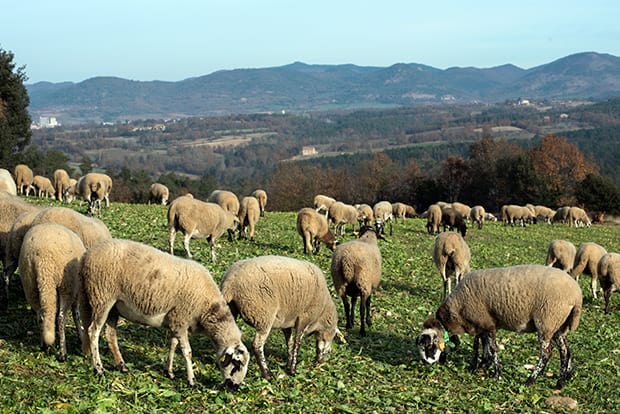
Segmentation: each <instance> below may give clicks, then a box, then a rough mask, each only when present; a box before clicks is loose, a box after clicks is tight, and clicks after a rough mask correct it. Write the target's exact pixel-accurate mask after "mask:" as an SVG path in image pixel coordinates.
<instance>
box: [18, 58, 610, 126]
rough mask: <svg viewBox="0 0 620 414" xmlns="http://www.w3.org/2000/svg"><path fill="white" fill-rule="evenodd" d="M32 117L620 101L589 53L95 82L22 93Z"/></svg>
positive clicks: (602, 64)
mask: <svg viewBox="0 0 620 414" xmlns="http://www.w3.org/2000/svg"><path fill="white" fill-rule="evenodd" d="M27 88H28V94H29V96H30V103H31V105H30V108H29V110H30V112H31V114H32V117H33V119H34V120H37V119H38V117H39V116H40V115H45V116H54V117H56V118H57V119H58V121H59V122H61V123H63V124H65V125H67V124H71V123H83V122H87V121H96V122H100V121H118V120H135V119H171V118H179V117H188V116H204V115H222V114H234V113H261V112H278V113H280V112H282V111H287V112H291V111H293V112H305V111H317V110H329V109H343V108H369V107H373V108H377V107H386V106H388V107H395V106H411V105H417V104H437V103H473V102H487V103H491V102H502V101H504V100H507V99H517V98H527V99H568V98H571V99H574V98H605V97H609V96H618V95H620V58H618V57H616V56H613V55H608V54H601V53H594V52H587V53H579V54H574V55H570V56H566V57H563V58H561V59H558V60H555V61H553V62H550V63H547V64H543V65H540V66H537V67H534V68H531V69H522V68H518V67H516V66H514V65H510V64H506V65H503V66H498V67H493V68H484V69H480V68H474V67H466V68H462V67H454V68H448V69H445V70H442V69H437V68H433V67H430V66H426V65H423V64H417V63H410V64H404V63H400V64H395V65H392V66H390V67H360V66H355V65H309V64H304V63H300V62H296V63H293V64H290V65H286V66H281V67H272V68H259V69H236V70H226V71H218V72H215V73H212V74H209V75H205V76H199V77H195V78H190V79H185V80H182V81H178V82H161V81H151V82H141V81H134V80H127V79H121V78H115V77H94V78H91V79H88V80H85V81H83V82H79V83H72V82H63V83H49V82H39V83H36V84H31V85H27Z"/></svg>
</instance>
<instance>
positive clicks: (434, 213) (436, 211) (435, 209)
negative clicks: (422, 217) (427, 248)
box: [426, 204, 441, 234]
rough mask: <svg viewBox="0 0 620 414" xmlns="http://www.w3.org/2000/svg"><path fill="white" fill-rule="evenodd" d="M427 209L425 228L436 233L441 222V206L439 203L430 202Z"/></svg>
mask: <svg viewBox="0 0 620 414" xmlns="http://www.w3.org/2000/svg"><path fill="white" fill-rule="evenodd" d="M427 211H428V214H427V217H426V230H427V231H428V233H429V234H437V233H439V224H440V223H441V207H440V206H439V204H432V205H431V206H430V207H429V208H428V210H427Z"/></svg>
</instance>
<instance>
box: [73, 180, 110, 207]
mask: <svg viewBox="0 0 620 414" xmlns="http://www.w3.org/2000/svg"><path fill="white" fill-rule="evenodd" d="M110 191H112V179H111V178H110V176H108V175H107V174H101V173H88V174H86V175H85V176H83V177H81V178H80V179H79V180H78V182H77V186H76V195H78V196H80V197H81V198H82V199H83V200H85V201H86V202H88V214H91V215H92V214H93V213H94V211H95V207H97V215H98V216H99V217H101V201H102V200H105V205H106V207H110Z"/></svg>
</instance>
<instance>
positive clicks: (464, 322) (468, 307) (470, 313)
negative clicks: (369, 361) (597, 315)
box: [417, 265, 583, 389]
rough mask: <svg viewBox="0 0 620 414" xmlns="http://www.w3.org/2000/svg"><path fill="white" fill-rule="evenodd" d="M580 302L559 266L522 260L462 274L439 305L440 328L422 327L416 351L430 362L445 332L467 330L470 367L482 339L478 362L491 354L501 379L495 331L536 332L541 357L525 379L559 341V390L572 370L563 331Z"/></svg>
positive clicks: (572, 324)
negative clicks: (470, 346) (470, 342)
mask: <svg viewBox="0 0 620 414" xmlns="http://www.w3.org/2000/svg"><path fill="white" fill-rule="evenodd" d="M582 302H583V298H582V293H581V289H580V288H579V285H578V284H577V282H576V281H575V280H574V279H572V278H571V277H570V276H569V275H567V274H566V272H563V271H562V270H560V269H556V268H553V267H547V266H542V265H520V266H512V267H505V268H495V269H483V270H475V271H473V272H470V273H468V274H467V275H465V276H464V277H463V279H461V282H460V283H459V284H458V285H457V286H456V288H455V289H454V290H453V291H452V293H451V294H450V295H449V296H448V297H447V298H446V300H445V301H444V302H443V303H442V304H441V305H440V306H439V308H438V309H437V312H436V314H435V318H436V319H437V321H438V322H439V323H440V325H439V326H441V328H439V329H437V330H436V332H434V333H433V330H429V329H425V331H423V333H422V334H421V335H420V336H419V337H418V340H417V343H418V349H419V352H420V356H421V357H422V359H423V360H425V361H426V362H428V363H434V362H437V360H438V359H439V358H438V356H439V353H438V352H437V351H438V348H442V344H443V342H444V341H443V338H444V336H445V334H446V333H447V335H448V336H450V337H452V336H454V335H456V334H460V333H465V332H466V333H468V334H470V335H472V336H474V354H473V358H472V362H471V368H472V369H475V368H477V367H478V347H479V344H480V341H482V343H483V346H484V348H485V350H486V351H485V352H488V355H483V360H482V364H485V363H487V362H490V361H489V360H488V359H486V357H488V358H490V359H491V360H492V361H493V364H494V367H495V378H499V376H500V375H501V367H500V364H499V360H498V357H497V343H496V332H497V330H498V329H506V330H509V331H514V332H536V333H537V334H538V341H539V344H540V358H539V360H538V363H537V364H536V368H535V369H534V370H533V371H532V374H531V375H530V377H529V379H528V380H527V382H526V384H527V385H532V384H533V383H534V382H535V381H536V378H537V377H538V375H539V374H540V373H541V372H542V371H543V370H544V369H545V367H546V365H547V362H548V361H549V358H550V357H551V352H552V349H553V346H554V345H557V346H558V348H559V350H560V374H559V378H558V382H557V385H556V388H557V389H560V388H562V387H563V386H564V384H565V383H566V381H568V380H569V379H570V377H571V376H572V375H573V366H572V358H571V354H570V350H569V347H568V342H567V340H566V334H567V332H568V331H569V330H571V331H574V330H576V329H577V327H578V326H579V319H580V316H581V307H582ZM425 325H427V326H428V325H430V324H426V323H425ZM436 325H437V324H436ZM429 336H430V337H429ZM425 337H426V338H425ZM485 359H486V360H485ZM482 364H481V365H482Z"/></svg>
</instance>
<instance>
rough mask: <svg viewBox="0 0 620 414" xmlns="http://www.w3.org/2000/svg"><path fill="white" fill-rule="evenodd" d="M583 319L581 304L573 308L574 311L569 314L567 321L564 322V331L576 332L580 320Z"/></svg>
mask: <svg viewBox="0 0 620 414" xmlns="http://www.w3.org/2000/svg"><path fill="white" fill-rule="evenodd" d="M580 318H581V304H577V305H575V306H573V309H572V310H571V312H570V313H569V314H568V317H567V318H566V321H564V326H563V328H564V329H563V331H564V332H566V331H567V330H570V331H575V330H577V327H578V326H579V319H580Z"/></svg>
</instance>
